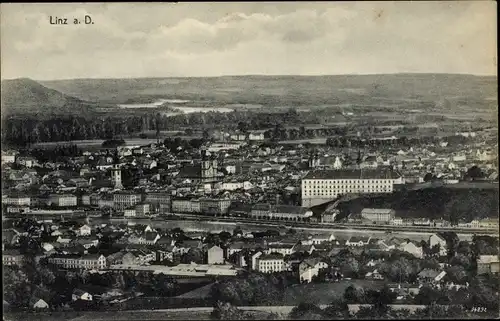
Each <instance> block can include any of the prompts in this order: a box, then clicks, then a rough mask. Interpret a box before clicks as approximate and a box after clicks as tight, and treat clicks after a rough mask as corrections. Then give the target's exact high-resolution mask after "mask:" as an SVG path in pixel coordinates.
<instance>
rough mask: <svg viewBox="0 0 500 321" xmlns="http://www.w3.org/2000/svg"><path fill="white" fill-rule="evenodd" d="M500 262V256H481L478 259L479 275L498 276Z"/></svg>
mask: <svg viewBox="0 0 500 321" xmlns="http://www.w3.org/2000/svg"><path fill="white" fill-rule="evenodd" d="M499 270H500V260H499V257H498V255H479V257H478V258H477V274H478V275H480V274H487V273H493V274H498V272H499Z"/></svg>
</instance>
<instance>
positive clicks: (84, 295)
mask: <svg viewBox="0 0 500 321" xmlns="http://www.w3.org/2000/svg"><path fill="white" fill-rule="evenodd" d="M71 299H72V300H73V301H78V300H82V301H92V294H90V293H89V292H87V291H84V290H81V289H74V290H73V293H72V295H71Z"/></svg>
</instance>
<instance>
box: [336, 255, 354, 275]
mask: <svg viewBox="0 0 500 321" xmlns="http://www.w3.org/2000/svg"><path fill="white" fill-rule="evenodd" d="M340 273H342V275H344V276H346V277H357V275H358V273H359V262H358V260H356V259H355V258H354V257H348V258H346V259H345V260H344V261H343V262H342V263H341V265H340Z"/></svg>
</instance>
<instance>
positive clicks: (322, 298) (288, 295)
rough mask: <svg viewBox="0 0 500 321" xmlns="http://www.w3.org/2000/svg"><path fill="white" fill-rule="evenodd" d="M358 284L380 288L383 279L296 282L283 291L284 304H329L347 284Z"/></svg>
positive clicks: (339, 294)
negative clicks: (316, 282)
mask: <svg viewBox="0 0 500 321" xmlns="http://www.w3.org/2000/svg"><path fill="white" fill-rule="evenodd" d="M351 285H354V286H360V287H363V288H364V289H365V290H366V289H374V290H376V289H380V288H382V287H383V286H384V282H383V281H369V280H342V281H340V282H333V283H318V284H315V283H309V284H297V285H294V286H292V287H289V288H287V289H286V291H285V299H284V302H283V304H284V305H298V304H299V303H301V302H304V301H305V302H308V303H314V304H319V305H321V304H330V303H331V302H332V301H333V300H334V299H338V298H341V297H342V296H343V295H344V292H345V289H347V288H348V287H349V286H351Z"/></svg>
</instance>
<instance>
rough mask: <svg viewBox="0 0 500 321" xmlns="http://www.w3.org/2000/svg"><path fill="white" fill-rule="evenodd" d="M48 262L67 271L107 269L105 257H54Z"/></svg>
mask: <svg viewBox="0 0 500 321" xmlns="http://www.w3.org/2000/svg"><path fill="white" fill-rule="evenodd" d="M48 262H49V263H51V264H54V265H58V266H60V267H62V268H66V269H86V270H90V269H104V268H105V267H106V258H105V257H104V255H99V254H87V255H83V256H79V255H76V256H75V255H59V254H58V255H52V256H50V257H49V258H48Z"/></svg>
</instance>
